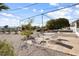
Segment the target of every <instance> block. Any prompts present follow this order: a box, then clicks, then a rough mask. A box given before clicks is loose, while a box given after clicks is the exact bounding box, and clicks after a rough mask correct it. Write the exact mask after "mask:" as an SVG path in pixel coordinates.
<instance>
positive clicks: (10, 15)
mask: <svg viewBox="0 0 79 59" xmlns="http://www.w3.org/2000/svg"><path fill="white" fill-rule="evenodd" d="M0 14H1V15H3V16H9V17H13V16H14V15H13V14H8V13H0Z"/></svg>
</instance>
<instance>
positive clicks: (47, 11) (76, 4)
mask: <svg viewBox="0 0 79 59" xmlns="http://www.w3.org/2000/svg"><path fill="white" fill-rule="evenodd" d="M76 5H79V3H75V4H73V5H69V6H66V7H62V8H58V9H55V10H51V11H47V12H44V13H41V14H37V15H34V16H31V17H27V18H25V19H29V18H33V17H36V16H40V15H44V14H47V13H50V12H55V11H59V10H62V9H66V8H70V7H73V6H76ZM23 20H24V19H23Z"/></svg>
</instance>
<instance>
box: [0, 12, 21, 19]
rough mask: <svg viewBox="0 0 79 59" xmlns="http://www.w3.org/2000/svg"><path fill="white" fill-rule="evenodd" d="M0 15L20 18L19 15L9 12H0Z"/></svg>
mask: <svg viewBox="0 0 79 59" xmlns="http://www.w3.org/2000/svg"><path fill="white" fill-rule="evenodd" d="M0 15H3V16H6V17H13V18H18V19H20V17H19V16H16V15H14V14H10V13H0Z"/></svg>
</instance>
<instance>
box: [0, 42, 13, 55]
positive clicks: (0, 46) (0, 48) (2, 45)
mask: <svg viewBox="0 0 79 59" xmlns="http://www.w3.org/2000/svg"><path fill="white" fill-rule="evenodd" d="M13 55H14V49H13V47H12V46H11V45H10V44H9V43H8V42H7V41H0V56H13Z"/></svg>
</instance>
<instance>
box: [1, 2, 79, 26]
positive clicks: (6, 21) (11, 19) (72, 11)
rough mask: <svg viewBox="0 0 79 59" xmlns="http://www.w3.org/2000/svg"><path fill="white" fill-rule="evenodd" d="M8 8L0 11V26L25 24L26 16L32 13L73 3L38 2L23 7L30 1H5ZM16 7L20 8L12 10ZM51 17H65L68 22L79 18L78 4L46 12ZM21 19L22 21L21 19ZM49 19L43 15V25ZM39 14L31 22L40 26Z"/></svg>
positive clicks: (35, 13)
mask: <svg viewBox="0 0 79 59" xmlns="http://www.w3.org/2000/svg"><path fill="white" fill-rule="evenodd" d="M5 4H6V5H7V6H8V7H9V8H10V9H9V10H6V11H5V10H3V11H1V12H0V26H4V25H9V26H19V25H20V24H27V22H28V19H25V18H28V17H30V16H33V15H37V14H40V13H44V12H47V11H50V10H55V9H58V8H62V7H66V6H69V5H72V4H73V3H38V4H36V5H33V6H30V7H23V6H27V5H30V4H32V3H5ZM16 8H21V9H18V10H13V9H16ZM46 15H47V16H49V17H50V18H52V19H56V18H67V19H69V21H70V22H72V21H74V20H77V19H79V5H77V6H74V7H71V8H66V9H63V10H59V11H56V12H51V13H47V14H46ZM21 20H22V21H21ZM48 20H50V19H49V18H47V17H45V16H44V25H45V24H46V21H48ZM41 22H42V20H41V16H37V17H34V18H33V24H32V25H36V26H41Z"/></svg>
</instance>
